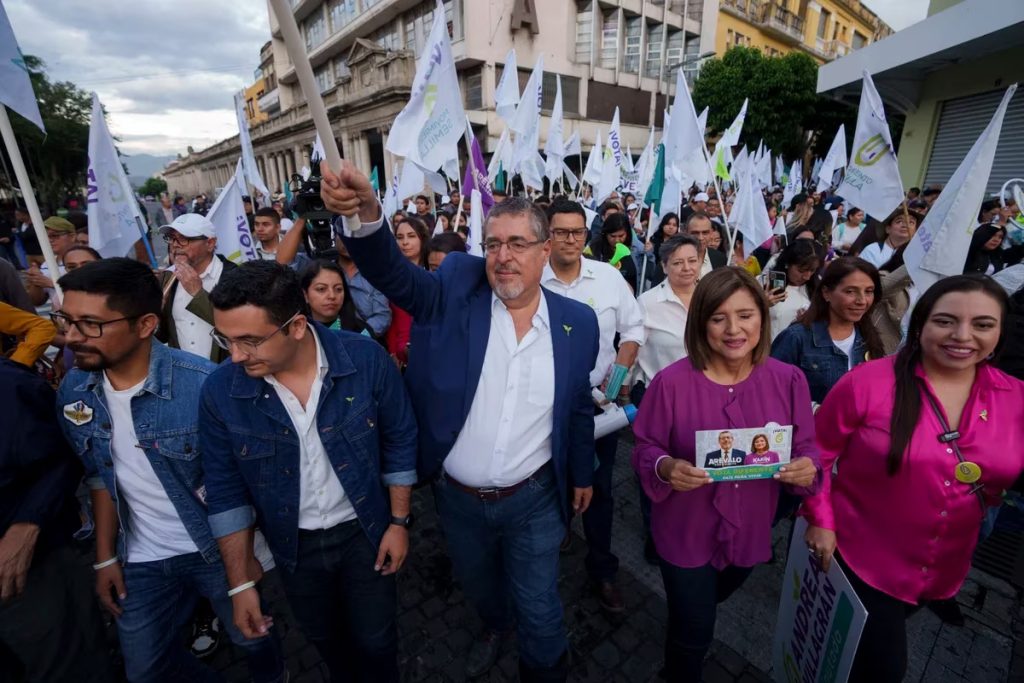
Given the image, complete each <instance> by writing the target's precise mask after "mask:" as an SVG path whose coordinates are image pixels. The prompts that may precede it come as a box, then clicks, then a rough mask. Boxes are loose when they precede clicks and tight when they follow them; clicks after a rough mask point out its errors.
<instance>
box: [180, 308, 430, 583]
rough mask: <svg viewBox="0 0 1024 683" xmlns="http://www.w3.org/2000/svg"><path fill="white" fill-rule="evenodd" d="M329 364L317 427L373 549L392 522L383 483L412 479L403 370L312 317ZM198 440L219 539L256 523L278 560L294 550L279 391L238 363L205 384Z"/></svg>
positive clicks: (294, 441)
mask: <svg viewBox="0 0 1024 683" xmlns="http://www.w3.org/2000/svg"><path fill="white" fill-rule="evenodd" d="M313 329H315V331H316V334H317V338H318V339H319V340H320V344H321V347H322V348H323V352H324V356H325V358H326V360H327V364H328V371H327V374H326V376H325V377H324V379H323V388H322V390H321V392H320V402H319V404H318V406H317V416H316V429H317V431H318V432H319V436H320V441H321V443H323V446H324V450H325V451H326V452H327V457H328V458H329V459H330V461H331V466H332V468H333V469H334V472H335V474H336V475H337V477H338V480H339V481H340V482H341V486H342V488H343V489H344V490H345V495H346V496H347V498H348V499H349V501H350V502H351V503H352V506H353V508H355V512H356V517H357V518H358V521H359V524H360V526H361V527H362V529H363V532H364V533H365V534H366V536H367V537H368V538H369V540H370V542H371V543H372V544H373V546H374V547H375V548H376V547H377V546H379V545H380V541H381V537H382V536H383V535H384V531H385V530H386V529H387V527H388V525H389V524H390V519H391V506H390V500H389V496H388V491H387V488H386V487H388V486H411V485H412V484H414V483H416V443H417V432H416V420H415V417H414V416H413V412H412V404H411V402H410V401H409V396H408V394H407V393H406V391H405V386H404V384H403V383H402V377H401V375H400V374H399V372H398V368H397V367H396V366H395V363H394V361H392V360H391V358H390V357H389V356H388V354H387V351H385V350H384V348H383V347H382V346H381V345H380V344H378V343H377V342H375V341H373V340H372V339H370V338H369V337H365V336H362V335H357V334H353V333H350V332H343V331H342V332H333V331H331V330H328V329H327V328H326V327H324V326H323V325H321V324H319V323H313ZM199 434H200V437H199V442H200V445H201V447H202V449H203V459H204V467H205V469H206V480H207V485H208V490H209V495H208V497H207V501H208V502H209V505H210V527H211V529H212V530H213V534H214V536H216V537H217V538H220V537H223V536H228V535H230V534H232V533H235V532H237V531H241V530H242V529H246V528H249V527H251V526H253V524H254V522H258V525H259V527H260V529H261V530H262V531H263V534H264V535H265V536H266V538H267V543H268V545H269V546H270V549H271V551H273V553H274V559H275V560H276V561H277V563H278V564H279V565H281V566H283V567H285V568H286V569H288V570H293V569H294V568H295V563H296V554H297V550H298V528H299V526H298V524H299V493H300V469H299V468H300V462H299V455H300V449H299V437H298V435H297V434H296V433H295V426H294V425H293V424H292V420H291V417H290V416H289V415H288V411H287V409H286V408H285V407H284V404H282V403H281V400H280V398H278V395H277V392H276V391H275V390H274V388H273V387H271V386H270V384H268V383H267V382H266V380H264V379H263V378H260V377H250V376H249V375H247V374H246V372H245V369H244V368H243V367H242V366H241V365H238V364H235V363H224V364H222V365H221V366H220V367H219V368H217V370H216V371H215V372H214V373H213V374H212V375H211V376H210V379H209V381H208V382H207V383H206V385H205V386H204V387H203V392H202V398H201V399H200V405H199Z"/></svg>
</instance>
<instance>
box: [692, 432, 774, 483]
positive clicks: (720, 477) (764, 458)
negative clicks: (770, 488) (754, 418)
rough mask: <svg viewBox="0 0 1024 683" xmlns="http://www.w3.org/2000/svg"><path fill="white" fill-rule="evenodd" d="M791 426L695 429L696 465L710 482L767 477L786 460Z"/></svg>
mask: <svg viewBox="0 0 1024 683" xmlns="http://www.w3.org/2000/svg"><path fill="white" fill-rule="evenodd" d="M792 448H793V427H792V425H786V426H783V425H780V424H776V423H774V422H770V423H768V424H767V425H765V426H763V427H751V428H744V429H734V428H723V429H706V430H702V431H699V432H697V450H696V465H697V467H700V468H701V469H703V470H705V471H706V472H707V473H708V475H710V477H711V479H712V481H739V480H742V479H769V478H771V476H772V475H773V474H775V473H776V472H778V470H779V468H780V467H782V466H783V465H785V464H786V463H788V462H789V460H790V456H791V453H792Z"/></svg>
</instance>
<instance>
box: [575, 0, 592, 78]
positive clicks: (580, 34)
mask: <svg viewBox="0 0 1024 683" xmlns="http://www.w3.org/2000/svg"><path fill="white" fill-rule="evenodd" d="M593 48H594V3H593V0H587V2H580V3H577V4H576V62H577V63H579V64H590V54H591V51H592V50H593Z"/></svg>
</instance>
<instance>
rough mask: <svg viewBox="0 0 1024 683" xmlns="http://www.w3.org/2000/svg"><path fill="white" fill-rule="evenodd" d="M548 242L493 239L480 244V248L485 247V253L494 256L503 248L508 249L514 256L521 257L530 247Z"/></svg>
mask: <svg viewBox="0 0 1024 683" xmlns="http://www.w3.org/2000/svg"><path fill="white" fill-rule="evenodd" d="M546 241H547V240H532V241H531V240H528V239H524V238H522V237H513V238H512V239H510V240H508V241H507V242H506V241H502V240H499V239H497V238H493V239H489V240H484V241H483V242H481V243H480V246H481V247H483V250H484V252H486V253H487V254H490V255H492V256H493V255H494V254H497V253H498V252H500V251H501V248H502V247H508V249H509V251H511V252H512V253H513V254H515V255H516V256H521V255H523V254H525V253H526V252H527V251H528V250H529V249H530V247H535V246H537V245H538V244H544V242H546Z"/></svg>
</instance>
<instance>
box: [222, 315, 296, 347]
mask: <svg viewBox="0 0 1024 683" xmlns="http://www.w3.org/2000/svg"><path fill="white" fill-rule="evenodd" d="M298 317H299V313H296V314H295V315H293V316H292V317H290V318H288V320H286V321H285V322H284V323H283V324H282V325H281V326H280V327H278V328H277V329H276V330H274V331H273V332H271V333H270V334H268V335H267V336H266V337H264V338H263V339H257V340H256V341H249V340H245V341H235V340H233V339H228V338H227V337H225V336H224V335H223V334H221V333H220V332H218V331H217V330H210V336H211V337H213V341H214V342H216V344H217V346H219V347H220V348H222V349H224V350H225V351H230V350H231V346H232V345H234V346H235V347H237V348H238V350H239V351H241V352H242V353H244V354H245V355H247V356H251V355H253V354H254V353H256V349H258V348H259V347H260V345H261V344H264V343H266V342H267V341H269V340H270V339H271V338H273V336H274V335H275V334H277V333H278V332H282V331H284V329H285V328H287V327H288V326H289V325H291V324H292V321H293V320H295V319H296V318H298Z"/></svg>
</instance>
